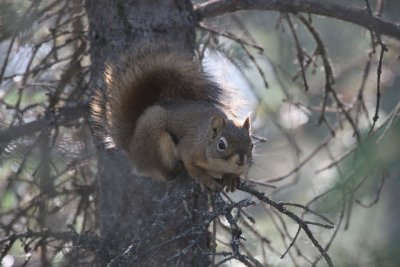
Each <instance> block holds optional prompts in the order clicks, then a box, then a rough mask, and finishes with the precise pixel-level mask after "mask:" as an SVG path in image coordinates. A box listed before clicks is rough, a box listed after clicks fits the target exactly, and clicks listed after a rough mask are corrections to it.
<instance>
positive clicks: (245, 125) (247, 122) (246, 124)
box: [242, 117, 250, 131]
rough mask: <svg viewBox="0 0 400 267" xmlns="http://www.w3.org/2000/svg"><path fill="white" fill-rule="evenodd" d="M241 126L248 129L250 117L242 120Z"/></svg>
mask: <svg viewBox="0 0 400 267" xmlns="http://www.w3.org/2000/svg"><path fill="white" fill-rule="evenodd" d="M242 128H244V129H247V130H248V131H250V117H247V118H246V120H245V121H244V122H243V125H242Z"/></svg>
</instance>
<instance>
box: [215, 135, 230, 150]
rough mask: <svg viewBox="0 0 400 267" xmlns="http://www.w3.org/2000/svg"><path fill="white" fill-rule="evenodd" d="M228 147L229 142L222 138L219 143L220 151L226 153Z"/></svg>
mask: <svg viewBox="0 0 400 267" xmlns="http://www.w3.org/2000/svg"><path fill="white" fill-rule="evenodd" d="M227 147H228V142H227V141H226V139H225V137H221V138H220V139H219V141H218V145H217V148H218V150H219V151H224V150H225V149H226V148H227Z"/></svg>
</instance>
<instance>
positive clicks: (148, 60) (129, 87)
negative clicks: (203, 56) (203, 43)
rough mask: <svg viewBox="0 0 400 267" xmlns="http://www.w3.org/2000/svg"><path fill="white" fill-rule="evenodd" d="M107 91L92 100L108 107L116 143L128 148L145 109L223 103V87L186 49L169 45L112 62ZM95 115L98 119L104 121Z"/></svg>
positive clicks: (97, 106) (108, 68)
mask: <svg viewBox="0 0 400 267" xmlns="http://www.w3.org/2000/svg"><path fill="white" fill-rule="evenodd" d="M104 78H105V82H106V92H105V93H104V94H103V95H102V96H99V95H98V96H97V97H96V99H95V101H92V106H91V107H92V111H94V113H96V111H98V110H101V109H105V111H106V112H105V114H106V118H107V124H108V127H107V128H108V129H110V130H111V136H112V137H113V140H114V142H115V143H116V145H118V146H121V147H127V146H128V144H129V142H130V139H131V138H132V134H133V131H134V129H135V126H136V122H137V120H138V118H139V117H140V115H141V114H142V113H143V111H144V110H145V109H146V108H148V107H149V106H152V105H154V104H157V103H168V102H175V103H176V102H179V101H181V100H182V101H206V102H209V103H212V104H215V105H218V106H222V100H221V99H222V94H223V90H222V88H221V87H219V86H218V85H217V84H216V83H214V82H212V81H211V79H210V78H209V77H208V76H207V75H206V74H205V73H204V72H203V70H202V68H201V64H200V63H199V62H198V61H196V60H194V59H193V57H192V56H191V55H189V54H185V53H184V52H181V51H178V50H177V49H172V48H169V47H165V46H157V47H154V46H149V47H146V48H140V49H138V50H137V52H135V53H130V54H127V55H125V56H124V58H123V59H122V62H121V63H119V64H118V65H117V64H108V65H107V66H106V71H105V75H104ZM101 117H102V116H97V118H96V116H95V118H96V119H97V120H104V116H103V118H101Z"/></svg>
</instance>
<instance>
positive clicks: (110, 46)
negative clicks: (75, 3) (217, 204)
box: [86, 0, 208, 266]
mask: <svg viewBox="0 0 400 267" xmlns="http://www.w3.org/2000/svg"><path fill="white" fill-rule="evenodd" d="M86 9H87V14H88V19H89V30H90V34H89V35H90V46H91V49H90V50H91V62H92V64H91V73H92V76H91V87H92V88H93V89H96V88H101V86H102V85H103V77H102V72H103V69H104V63H105V62H107V61H111V62H113V63H114V64H115V63H118V60H119V56H120V54H121V53H122V52H123V51H127V50H133V49H135V47H136V46H138V45H140V44H141V43H144V42H166V43H174V44H175V45H177V46H178V47H180V48H182V49H185V50H188V51H191V52H192V53H193V50H194V47H195V34H194V28H195V24H196V23H195V20H194V16H193V10H192V9H193V7H192V4H191V2H190V1H189V0H185V1H181V0H180V1H175V0H151V1H149V0H142V1H133V0H131V1H109V0H88V1H87V3H86ZM96 143H97V144H96V145H97V147H98V177H97V181H98V187H97V195H96V201H97V212H98V221H99V229H100V235H101V236H102V238H104V244H103V246H102V248H103V249H102V250H101V251H100V253H99V258H98V262H99V265H104V264H105V263H111V265H115V266H123V265H126V266H133V265H137V266H171V265H173V266H206V265H207V264H208V263H207V258H206V256H204V253H201V252H200V251H203V252H204V249H205V248H206V246H207V229H206V228H205V229H202V230H201V231H200V232H199V231H197V233H196V234H187V232H186V234H182V233H185V231H187V230H188V229H191V227H193V226H194V225H195V224H196V218H197V216H195V215H196V214H194V213H193V210H197V208H198V207H196V205H199V206H202V208H206V207H207V201H206V199H205V197H204V196H202V195H201V194H195V193H193V192H194V191H195V190H193V188H196V187H193V182H192V180H191V179H188V177H184V178H183V179H179V180H180V181H175V182H173V183H174V185H172V186H171V185H170V184H166V183H161V182H157V181H154V180H152V179H148V178H142V177H135V176H133V175H132V174H131V166H130V162H129V161H128V159H127V158H126V156H125V155H124V153H122V152H121V151H118V150H116V149H105V147H104V145H103V144H102V142H100V140H97V142H96ZM203 228H204V227H203ZM189 232H190V231H189ZM199 233H200V234H199ZM171 238H172V239H171ZM193 240H195V242H196V244H195V246H193V242H194V241H193ZM191 241H193V242H192V243H190V242H191ZM163 242H165V243H163ZM189 246H190V248H193V247H194V248H195V249H194V250H189V251H188V252H187V251H186V252H185V251H184V248H186V247H189ZM124 252H125V253H124ZM179 252H181V253H180V254H177V253H179ZM174 255H175V256H177V257H174ZM168 259H170V260H168Z"/></svg>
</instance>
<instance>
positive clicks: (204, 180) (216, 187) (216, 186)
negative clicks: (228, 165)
mask: <svg viewBox="0 0 400 267" xmlns="http://www.w3.org/2000/svg"><path fill="white" fill-rule="evenodd" d="M197 182H198V183H199V184H200V188H201V191H202V192H204V191H205V186H206V187H207V188H209V189H210V190H211V191H214V192H218V191H221V190H222V188H223V185H222V184H220V183H218V182H217V181H216V180H214V179H213V178H212V177H208V176H204V177H199V178H197Z"/></svg>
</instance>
